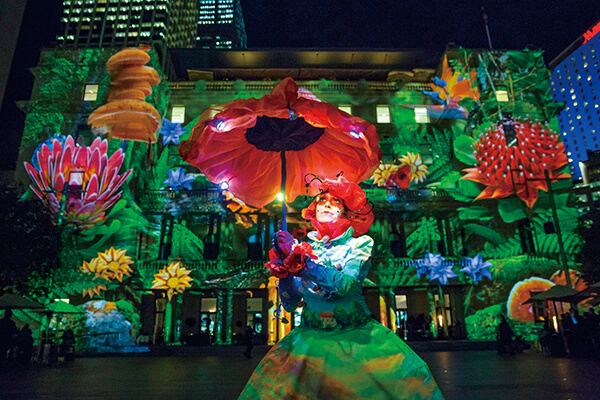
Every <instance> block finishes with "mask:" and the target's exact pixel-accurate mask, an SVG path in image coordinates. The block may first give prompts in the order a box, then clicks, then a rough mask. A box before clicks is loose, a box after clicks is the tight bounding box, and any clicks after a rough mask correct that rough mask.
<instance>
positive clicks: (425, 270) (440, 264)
mask: <svg viewBox="0 0 600 400" xmlns="http://www.w3.org/2000/svg"><path fill="white" fill-rule="evenodd" d="M444 261H446V260H445V259H444V257H442V256H441V255H440V254H432V253H430V252H427V254H425V258H424V259H423V260H421V261H420V262H419V263H418V264H417V276H419V277H420V276H421V275H427V276H429V280H430V281H433V280H436V279H437V280H438V281H439V282H440V283H441V284H442V285H445V284H447V283H448V279H449V278H454V277H456V276H457V275H456V274H455V273H454V271H452V267H453V266H454V265H453V264H448V265H444Z"/></svg>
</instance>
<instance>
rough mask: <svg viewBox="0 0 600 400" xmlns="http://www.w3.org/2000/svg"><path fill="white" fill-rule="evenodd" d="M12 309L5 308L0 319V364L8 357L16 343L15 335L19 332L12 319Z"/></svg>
mask: <svg viewBox="0 0 600 400" xmlns="http://www.w3.org/2000/svg"><path fill="white" fill-rule="evenodd" d="M12 315H13V313H12V310H11V309H10V308H7V309H6V310H5V311H4V317H3V318H2V319H0V364H4V363H5V362H6V361H7V360H8V359H9V357H10V354H11V352H12V349H13V347H14V346H15V344H16V335H17V333H18V332H19V330H18V329H17V324H15V321H13V320H12Z"/></svg>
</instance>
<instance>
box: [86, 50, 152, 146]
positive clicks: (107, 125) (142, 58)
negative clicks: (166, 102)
mask: <svg viewBox="0 0 600 400" xmlns="http://www.w3.org/2000/svg"><path fill="white" fill-rule="evenodd" d="M148 50H150V47H149V46H143V47H140V48H138V49H135V48H125V49H123V50H121V51H119V52H118V53H117V54H115V55H114V56H112V57H111V58H110V59H109V60H108V62H107V63H106V69H107V71H108V72H109V73H110V81H111V85H112V87H111V90H110V93H109V95H108V103H107V104H105V105H103V106H101V107H99V108H98V109H96V110H95V111H94V112H93V113H92V114H91V115H90V116H89V118H88V124H90V125H91V126H92V127H93V128H95V129H97V130H100V131H102V130H105V131H106V133H107V135H108V137H109V138H117V139H125V140H138V141H143V142H150V143H154V142H156V131H157V130H158V128H159V126H160V123H161V116H160V114H159V113H158V111H157V110H156V109H155V108H154V107H153V106H152V105H150V104H148V103H146V102H145V98H146V96H149V95H150V94H152V86H154V85H158V84H159V83H160V77H159V76H158V73H157V72H156V70H155V69H154V68H151V67H148V66H146V65H145V64H146V63H147V62H148V61H150V56H149V55H148V54H147V53H146V52H147V51H148Z"/></svg>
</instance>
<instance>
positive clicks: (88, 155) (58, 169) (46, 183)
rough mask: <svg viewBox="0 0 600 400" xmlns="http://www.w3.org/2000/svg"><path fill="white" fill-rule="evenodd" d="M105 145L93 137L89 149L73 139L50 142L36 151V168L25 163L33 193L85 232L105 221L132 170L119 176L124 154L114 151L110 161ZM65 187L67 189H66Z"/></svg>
mask: <svg viewBox="0 0 600 400" xmlns="http://www.w3.org/2000/svg"><path fill="white" fill-rule="evenodd" d="M107 150H108V142H107V141H106V140H100V138H96V140H94V142H93V143H92V145H91V146H89V147H82V146H78V145H75V141H74V140H73V137H71V136H67V138H66V140H65V141H64V143H62V142H61V141H60V140H56V139H55V140H53V141H52V142H51V144H50V145H47V144H44V145H42V147H41V148H40V149H39V150H38V151H37V154H36V155H37V159H38V162H39V166H38V167H37V168H36V167H34V166H33V165H31V164H29V163H28V162H25V169H26V170H27V173H28V174H29V176H30V177H31V179H32V180H33V182H34V185H31V189H32V190H33V192H34V193H35V194H36V195H37V196H38V197H39V198H40V199H42V200H43V201H44V202H45V203H46V204H47V206H48V207H49V208H50V210H51V211H52V212H53V213H54V214H56V216H57V219H58V221H61V219H62V218H66V219H67V221H69V222H70V223H73V224H75V225H76V226H77V227H78V228H79V229H82V230H85V229H89V228H91V227H93V226H94V225H95V224H97V223H99V222H102V221H105V220H106V215H105V214H106V211H107V210H108V209H109V208H110V207H111V206H113V205H114V204H115V203H116V202H117V201H118V200H119V199H120V198H121V192H118V189H119V187H121V185H122V184H123V183H124V182H125V180H126V179H127V178H128V177H129V175H130V174H131V171H132V170H129V171H127V172H125V173H124V174H123V175H119V169H120V168H121V164H123V159H124V157H125V156H124V154H123V151H122V150H121V149H119V150H117V151H116V152H115V153H114V154H113V155H112V156H110V158H109V157H108V155H107ZM67 185H68V186H67Z"/></svg>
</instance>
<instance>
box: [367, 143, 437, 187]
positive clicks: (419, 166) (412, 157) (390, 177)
mask: <svg viewBox="0 0 600 400" xmlns="http://www.w3.org/2000/svg"><path fill="white" fill-rule="evenodd" d="M398 161H399V162H400V164H399V165H394V164H379V167H378V168H377V170H376V171H375V172H374V173H373V175H371V179H372V180H373V184H375V185H377V186H387V187H398V188H400V189H407V188H408V186H409V185H410V184H411V182H417V183H419V182H421V181H423V180H424V179H425V175H427V173H428V172H427V166H426V165H424V164H423V161H422V160H421V156H420V155H419V154H417V153H415V154H413V153H410V152H408V153H406V154H405V155H403V156H402V157H400V158H399V159H398Z"/></svg>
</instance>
